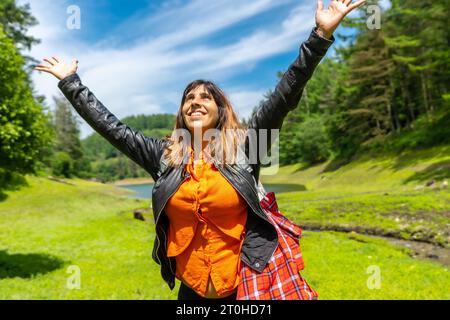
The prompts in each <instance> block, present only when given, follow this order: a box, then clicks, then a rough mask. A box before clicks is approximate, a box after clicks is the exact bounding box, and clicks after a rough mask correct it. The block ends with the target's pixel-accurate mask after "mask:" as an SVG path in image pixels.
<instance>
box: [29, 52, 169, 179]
mask: <svg viewBox="0 0 450 320" xmlns="http://www.w3.org/2000/svg"><path fill="white" fill-rule="evenodd" d="M44 61H45V62H47V63H46V64H44V63H41V64H39V65H37V66H36V68H35V70H38V71H43V72H47V73H50V74H53V75H54V76H55V77H57V78H58V79H59V80H60V82H59V83H58V87H59V88H60V89H61V91H62V92H63V94H64V96H65V97H66V98H67V99H68V100H69V101H70V103H71V104H72V106H73V107H74V108H75V110H76V111H77V112H78V114H79V115H80V116H81V117H82V118H83V119H84V120H86V122H87V123H88V124H89V125H90V126H91V127H92V128H93V129H94V130H95V131H97V132H98V133H99V134H100V135H101V136H103V137H104V138H105V139H106V140H108V141H109V142H110V143H111V144H112V145H113V146H114V147H116V148H117V149H119V150H120V151H121V152H122V153H124V154H125V155H126V156H127V157H129V158H130V159H131V160H133V161H134V162H136V163H137V164H138V165H140V166H141V167H142V168H144V169H145V170H146V171H147V172H148V173H150V175H151V176H152V178H153V179H154V180H155V181H156V180H157V172H158V169H159V160H160V158H161V156H162V153H163V150H164V141H163V140H161V139H156V138H151V137H146V136H144V135H143V134H142V133H140V132H138V131H135V130H133V129H132V128H131V127H129V126H127V125H125V124H124V123H122V122H121V121H120V120H119V119H117V117H116V116H115V115H114V114H112V113H111V112H110V111H109V110H108V109H107V108H106V107H105V106H104V105H103V104H102V103H101V102H100V101H99V100H98V99H97V98H96V97H95V96H94V94H93V93H92V92H91V91H90V90H89V88H88V87H86V86H84V85H83V84H82V83H81V79H80V77H79V76H78V74H77V73H76V71H77V66H78V61H77V60H73V61H72V63H71V64H66V63H64V62H63V61H61V60H60V59H58V58H57V57H52V58H45V59H44Z"/></svg>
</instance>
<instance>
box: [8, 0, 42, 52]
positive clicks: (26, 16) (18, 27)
mask: <svg viewBox="0 0 450 320" xmlns="http://www.w3.org/2000/svg"><path fill="white" fill-rule="evenodd" d="M30 11H31V10H30V5H29V4H25V5H22V6H18V5H17V4H16V0H2V1H0V25H2V26H3V30H4V32H5V34H6V35H7V36H8V37H9V38H10V39H11V40H13V42H14V43H16V44H17V45H20V46H22V47H24V48H26V49H31V46H32V45H33V44H36V43H39V40H37V39H36V38H34V37H32V36H28V35H27V34H26V31H27V29H28V28H29V27H33V26H35V25H36V24H37V20H36V18H34V17H33V16H32V15H31V12H30Z"/></svg>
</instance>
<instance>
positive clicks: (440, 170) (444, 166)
mask: <svg viewBox="0 0 450 320" xmlns="http://www.w3.org/2000/svg"><path fill="white" fill-rule="evenodd" d="M445 179H450V160H447V161H441V162H438V163H433V164H432V165H430V166H428V167H427V168H425V169H423V170H422V171H419V172H416V173H415V174H414V175H412V176H411V177H409V178H408V179H406V180H404V181H403V183H404V184H407V183H410V182H421V183H423V182H430V181H433V180H435V181H440V180H445Z"/></svg>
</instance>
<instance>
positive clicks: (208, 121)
mask: <svg viewBox="0 0 450 320" xmlns="http://www.w3.org/2000/svg"><path fill="white" fill-rule="evenodd" d="M181 113H182V115H183V120H184V123H185V125H186V127H187V128H188V130H189V131H190V132H191V133H193V132H194V128H201V129H202V131H206V130H208V129H211V128H215V127H216V125H217V123H218V121H219V108H218V106H217V103H216V101H215V100H214V97H213V96H212V95H211V93H209V92H208V90H207V89H206V88H205V86H204V85H199V86H197V87H194V88H193V89H192V90H190V91H189V92H188V93H187V94H186V97H185V100H184V104H183V106H182V109H181Z"/></svg>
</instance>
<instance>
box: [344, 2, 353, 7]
mask: <svg viewBox="0 0 450 320" xmlns="http://www.w3.org/2000/svg"><path fill="white" fill-rule="evenodd" d="M350 3H352V0H344V4H345V5H346V6H347V7H348V5H349V4H350Z"/></svg>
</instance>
